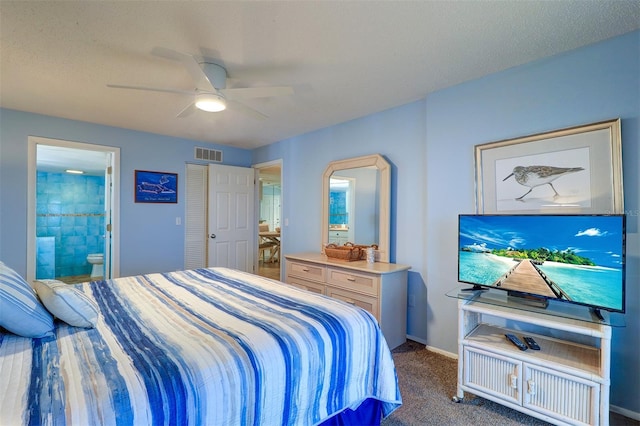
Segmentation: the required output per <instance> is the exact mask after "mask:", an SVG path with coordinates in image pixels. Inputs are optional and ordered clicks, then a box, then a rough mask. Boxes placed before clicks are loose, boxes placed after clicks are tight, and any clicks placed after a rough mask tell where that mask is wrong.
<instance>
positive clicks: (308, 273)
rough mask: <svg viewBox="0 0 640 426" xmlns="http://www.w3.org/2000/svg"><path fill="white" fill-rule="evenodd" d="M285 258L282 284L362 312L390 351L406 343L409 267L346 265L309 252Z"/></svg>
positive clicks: (353, 263) (367, 264) (391, 264)
mask: <svg viewBox="0 0 640 426" xmlns="http://www.w3.org/2000/svg"><path fill="white" fill-rule="evenodd" d="M285 259H286V260H287V261H286V265H287V266H286V268H287V272H286V279H285V282H286V283H288V284H291V285H293V286H296V287H299V288H302V289H305V290H308V291H313V292H315V293H319V294H324V295H326V296H329V297H333V298H336V299H340V300H342V301H344V302H347V303H351V304H353V305H356V306H359V307H361V308H363V309H366V310H367V311H369V312H370V313H371V314H373V316H375V317H376V319H377V320H378V323H379V324H380V328H381V329H382V333H383V334H384V337H385V339H386V341H387V344H388V345H389V347H390V348H391V349H393V348H395V347H397V346H399V345H401V344H402V343H404V342H405V341H406V339H407V273H408V270H409V269H410V268H411V267H410V266H408V265H399V264H394V263H383V262H376V263H367V262H366V261H364V260H361V261H355V262H347V261H344V260H334V259H330V258H328V257H327V256H325V255H324V254H321V253H313V252H310V253H298V254H288V255H286V256H285Z"/></svg>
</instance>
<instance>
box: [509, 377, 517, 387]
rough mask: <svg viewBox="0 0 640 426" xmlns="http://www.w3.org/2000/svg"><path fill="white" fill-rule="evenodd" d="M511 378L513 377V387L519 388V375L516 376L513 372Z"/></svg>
mask: <svg viewBox="0 0 640 426" xmlns="http://www.w3.org/2000/svg"><path fill="white" fill-rule="evenodd" d="M510 379H511V387H512V388H514V389H518V376H516V375H515V374H511V375H510Z"/></svg>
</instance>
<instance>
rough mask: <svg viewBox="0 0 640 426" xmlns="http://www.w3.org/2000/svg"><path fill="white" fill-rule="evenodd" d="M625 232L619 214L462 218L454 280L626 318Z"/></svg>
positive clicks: (623, 220) (477, 288) (463, 216)
mask: <svg viewBox="0 0 640 426" xmlns="http://www.w3.org/2000/svg"><path fill="white" fill-rule="evenodd" d="M625 232H626V230H625V216H624V215H497V214H496V215H464V214H461V215H459V217H458V281H460V282H462V283H467V284H472V285H473V287H471V288H469V290H483V289H487V288H494V289H500V290H505V291H507V292H509V294H510V295H515V296H520V297H522V298H523V299H522V300H527V299H533V300H542V301H544V302H548V301H549V300H558V301H562V302H567V303H575V304H579V305H584V306H587V307H589V308H592V309H593V311H594V312H595V313H596V314H598V315H600V310H606V311H610V312H621V313H624V311H625V240H626V238H625V237H626V234H625ZM465 290H467V289H465Z"/></svg>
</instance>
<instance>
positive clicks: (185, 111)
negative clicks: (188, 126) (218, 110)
mask: <svg viewBox="0 0 640 426" xmlns="http://www.w3.org/2000/svg"><path fill="white" fill-rule="evenodd" d="M197 110H198V108H196V104H195V103H193V102H191V103H190V104H189V105H187V106H186V107H185V108H184V109H183V110H182V111H180V113H179V114H178V115H177V116H176V117H178V118H183V117H187V116H189V115H191V114H193V113H194V112H196V111H197Z"/></svg>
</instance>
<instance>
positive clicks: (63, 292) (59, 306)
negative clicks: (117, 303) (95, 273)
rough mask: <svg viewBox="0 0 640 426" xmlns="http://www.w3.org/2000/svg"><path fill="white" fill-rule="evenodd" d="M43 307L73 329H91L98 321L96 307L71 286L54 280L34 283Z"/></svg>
mask: <svg viewBox="0 0 640 426" xmlns="http://www.w3.org/2000/svg"><path fill="white" fill-rule="evenodd" d="M33 285H34V287H35V288H36V292H37V293H38V296H39V297H40V300H41V301H42V303H43V304H44V306H45V307H46V308H47V309H48V310H49V312H51V313H52V314H53V316H55V317H56V318H59V319H61V320H62V321H64V322H66V323H67V324H69V325H72V326H74V327H85V328H93V327H95V326H96V322H97V321H98V305H96V303H95V302H94V301H93V300H91V299H89V297H87V295H85V294H84V293H82V292H81V291H80V290H78V289H77V288H75V287H74V286H73V285H69V284H65V283H63V282H61V281H56V280H40V281H35V282H34V284H33Z"/></svg>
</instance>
